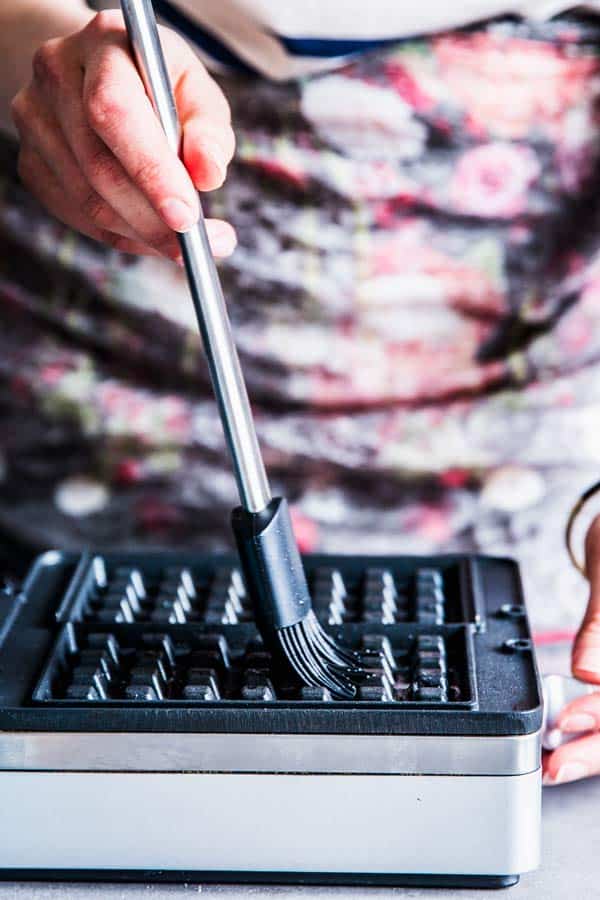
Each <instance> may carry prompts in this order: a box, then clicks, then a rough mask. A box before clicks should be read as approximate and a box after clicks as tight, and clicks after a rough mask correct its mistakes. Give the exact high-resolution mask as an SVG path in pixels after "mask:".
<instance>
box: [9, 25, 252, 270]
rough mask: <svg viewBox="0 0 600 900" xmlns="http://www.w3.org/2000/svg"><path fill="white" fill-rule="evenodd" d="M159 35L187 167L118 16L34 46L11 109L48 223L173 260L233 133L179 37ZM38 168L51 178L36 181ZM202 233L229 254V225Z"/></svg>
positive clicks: (222, 105) (222, 165) (224, 161)
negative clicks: (28, 75)
mask: <svg viewBox="0 0 600 900" xmlns="http://www.w3.org/2000/svg"><path fill="white" fill-rule="evenodd" d="M161 32H162V37H163V43H164V47H165V54H166V58H167V63H168V65H169V69H170V70H171V78H172V82H173V84H174V92H175V97H176V102H177V104H178V109H179V116H180V121H181V123H182V138H183V143H182V154H183V157H184V159H185V160H186V164H185V165H184V162H182V161H181V160H180V159H179V158H178V156H177V154H176V153H175V152H174V151H173V150H172V149H171V148H170V147H169V145H168V142H167V139H166V137H165V135H164V132H163V130H162V127H161V125H160V123H159V121H158V119H157V116H156V114H155V112H154V109H153V107H152V104H151V103H150V101H149V99H148V97H147V95H146V92H145V89H144V85H143V83H142V81H141V78H140V77H139V75H138V72H137V70H136V68H135V65H134V63H133V61H132V59H131V57H130V55H129V50H128V43H127V38H126V32H125V28H124V25H123V20H122V17H121V15H120V13H119V12H118V11H116V10H110V11H106V12H102V13H99V14H98V15H97V16H95V17H94V19H92V21H91V22H90V23H89V24H88V25H87V26H86V27H85V28H83V29H82V31H81V32H78V33H76V34H73V35H71V36H70V37H68V38H59V39H55V40H52V41H47V42H46V43H45V44H44V45H42V47H41V48H40V49H39V50H38V51H37V52H36V54H35V57H34V64H33V79H32V82H31V84H30V85H29V86H28V87H27V88H25V89H24V90H23V91H21V92H20V94H19V96H18V97H17V98H16V99H15V101H14V103H13V114H14V118H15V120H16V123H17V127H18V130H19V133H20V136H21V142H22V147H23V148H26V149H25V159H24V161H23V165H22V171H23V173H24V174H23V180H24V181H25V183H26V184H27V186H28V187H29V188H30V189H31V190H32V191H33V193H34V194H35V195H36V197H37V198H38V199H40V200H41V202H43V203H44V204H45V205H47V206H48V208H49V209H50V211H51V212H52V213H53V214H54V215H55V216H57V217H58V218H60V219H61V220H62V221H63V222H65V223H66V224H69V225H72V226H73V227H77V228H78V229H79V230H81V231H82V232H83V233H85V234H88V235H90V236H93V237H94V238H96V239H100V238H98V235H100V234H105V235H107V236H110V240H109V243H111V244H112V246H117V245H118V246H119V249H124V250H126V252H130V251H131V249H132V248H133V247H135V248H137V251H140V252H141V249H142V248H145V250H144V252H152V251H158V252H160V253H161V254H163V255H166V256H170V257H171V258H173V259H178V258H179V257H180V249H179V242H178V240H177V237H176V235H175V234H174V231H185V230H187V229H188V228H190V227H191V226H192V224H193V223H194V222H195V221H196V220H197V218H198V215H199V211H200V205H199V200H198V195H197V190H198V189H202V190H209V189H211V188H214V187H216V186H218V185H219V184H220V183H221V182H222V181H223V178H224V174H225V170H226V168H227V165H228V163H229V161H230V159H231V156H232V154H233V150H234V138H233V132H232V130H231V125H230V120H229V109H228V106H227V102H226V100H225V98H224V96H223V94H222V93H221V91H220V89H219V88H218V87H217V85H216V84H215V83H214V82H213V80H212V79H211V78H210V76H209V75H208V73H207V72H206V70H205V69H204V67H203V66H202V64H201V63H200V62H199V60H197V58H196V57H195V55H194V54H193V53H192V52H191V50H190V48H189V47H188V46H187V44H186V43H185V41H183V39H182V38H180V37H179V36H178V35H176V34H175V33H174V32H171V31H169V30H168V29H166V30H165V29H161ZM40 160H43V161H44V162H45V166H42V165H41V163H40ZM186 165H189V166H190V170H191V175H190V173H189V172H188V171H187V168H186ZM46 169H48V170H49V172H50V173H51V175H52V181H51V183H49V184H48V185H44V184H38V183H37V179H41V178H42V177H43V176H42V173H43V172H44V173H45V171H46ZM44 177H45V176H44ZM34 182H35V183H34ZM61 189H62V190H61ZM76 222H77V223H79V224H78V225H75V223H76ZM207 228H208V232H209V238H210V241H211V246H212V248H213V252H215V255H218V256H226V255H228V254H229V253H231V252H232V250H233V249H234V247H235V234H234V232H233V229H232V228H231V227H230V226H229V225H227V224H226V223H224V222H220V221H212V222H210V223H207ZM120 239H122V240H120ZM137 251H136V252H137Z"/></svg>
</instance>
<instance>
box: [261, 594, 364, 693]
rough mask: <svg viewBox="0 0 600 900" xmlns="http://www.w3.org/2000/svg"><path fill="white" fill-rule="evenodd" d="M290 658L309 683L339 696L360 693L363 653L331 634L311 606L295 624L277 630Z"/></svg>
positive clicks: (282, 647)
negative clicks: (358, 683)
mask: <svg viewBox="0 0 600 900" xmlns="http://www.w3.org/2000/svg"><path fill="white" fill-rule="evenodd" d="M277 637H278V639H279V642H280V646H281V649H282V650H283V652H284V654H285V657H286V659H287V660H288V662H289V663H290V665H291V666H292V668H293V669H294V670H295V672H296V673H297V674H298V675H299V676H300V678H301V679H302V680H303V681H304V682H305V683H306V684H312V685H315V686H316V687H325V688H328V690H329V691H330V692H331V693H332V694H333V695H334V696H337V697H340V698H342V699H344V700H346V699H347V700H351V699H352V698H353V697H354V696H355V694H356V685H355V684H354V683H353V681H352V676H353V675H358V674H360V673H361V672H362V668H361V664H360V657H359V655H358V654H357V653H354V652H353V651H352V650H347V649H345V648H344V647H341V646H340V645H339V644H338V643H337V642H336V641H334V640H333V638H331V637H330V636H329V635H328V634H327V632H326V631H325V630H324V628H322V627H321V623H320V622H319V620H318V619H317V617H316V616H315V614H314V612H313V610H312V609H311V610H310V612H308V613H307V615H306V616H305V617H304V618H303V619H301V620H300V621H299V622H297V623H296V624H295V625H288V626H287V628H281V629H279V630H278V631H277Z"/></svg>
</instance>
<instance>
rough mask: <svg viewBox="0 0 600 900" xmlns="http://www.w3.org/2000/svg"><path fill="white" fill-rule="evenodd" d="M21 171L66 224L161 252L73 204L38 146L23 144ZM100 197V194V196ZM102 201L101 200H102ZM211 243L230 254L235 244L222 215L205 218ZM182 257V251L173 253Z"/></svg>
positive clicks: (122, 247)
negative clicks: (93, 218) (99, 223)
mask: <svg viewBox="0 0 600 900" xmlns="http://www.w3.org/2000/svg"><path fill="white" fill-rule="evenodd" d="M19 175H20V177H21V179H22V180H23V182H24V183H25V184H26V185H27V187H28V188H29V190H30V191H31V193H32V194H33V196H34V197H36V199H37V200H39V202H40V203H41V204H42V205H43V206H45V207H46V209H47V210H49V211H50V212H51V213H52V214H53V215H54V216H55V217H56V218H57V219H60V221H61V222H64V223H65V225H68V226H70V227H71V228H74V229H76V230H77V231H79V232H81V233H82V234H85V235H87V236H88V237H91V238H93V240H96V241H100V242H101V243H104V244H108V245H109V246H111V247H113V248H114V249H115V250H119V251H120V252H122V253H131V254H135V255H140V256H159V255H161V254H159V252H158V251H157V250H155V249H154V248H153V247H149V246H148V245H147V244H144V243H143V242H141V241H140V240H138V239H137V238H136V237H135V235H134V236H133V237H128V236H125V235H123V234H122V233H119V232H114V231H110V230H108V229H106V228H100V227H97V226H94V225H92V224H91V222H90V219H89V218H88V216H87V215H86V213H85V212H84V211H83V210H79V209H78V207H77V206H76V205H74V204H73V203H72V202H71V200H70V198H69V196H68V194H67V192H66V191H65V189H64V186H63V184H62V183H61V182H60V181H59V180H58V179H57V178H56V177H55V175H54V172H53V171H52V169H51V168H50V166H49V165H48V163H47V162H46V160H45V159H44V158H43V157H42V156H41V155H40V154H39V153H38V151H37V150H36V148H35V147H32V146H30V145H28V144H25V145H22V146H21V152H20V155H19ZM98 199H99V198H98ZM99 202H100V201H99ZM206 227H207V231H208V236H209V240H210V245H211V249H212V251H213V253H214V254H215V256H228V255H229V254H230V253H231V252H232V251H233V249H234V248H235V232H234V231H233V229H232V227H231V225H229V224H228V223H227V222H223V221H221V220H219V219H209V220H207V222H206ZM174 258H175V259H176V260H177V261H178V262H180V261H181V254H180V253H178V254H177V256H176V257H174Z"/></svg>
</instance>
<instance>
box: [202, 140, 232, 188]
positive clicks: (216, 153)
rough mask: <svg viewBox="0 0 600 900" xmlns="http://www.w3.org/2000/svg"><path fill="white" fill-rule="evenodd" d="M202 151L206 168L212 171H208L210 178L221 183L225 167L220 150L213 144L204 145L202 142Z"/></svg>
mask: <svg viewBox="0 0 600 900" xmlns="http://www.w3.org/2000/svg"><path fill="white" fill-rule="evenodd" d="M202 153H203V154H204V158H205V161H206V163H207V164H208V165H207V168H209V169H212V172H209V174H210V176H211V180H213V181H214V182H215V184H218V185H220V184H222V183H223V182H224V181H225V175H226V174H227V168H226V166H225V165H224V163H223V162H222V159H221V156H222V153H221V151H220V150H219V149H217V148H216V147H215V146H211V145H209V146H206V145H204V144H203V145H202Z"/></svg>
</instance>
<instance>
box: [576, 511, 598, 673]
mask: <svg viewBox="0 0 600 900" xmlns="http://www.w3.org/2000/svg"><path fill="white" fill-rule="evenodd" d="M585 564H586V573H587V576H588V579H589V582H590V595H589V600H588V606H587V611H586V614H585V617H584V620H583V623H582V625H581V628H580V630H579V634H578V635H577V637H576V639H575V643H574V645H573V655H572V669H573V674H574V675H575V676H576V677H577V678H581V679H583V680H584V681H590V682H592V683H593V684H600V517H597V518H596V519H595V520H594V522H592V525H591V526H590V529H589V531H588V534H587V538H586V543H585Z"/></svg>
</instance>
